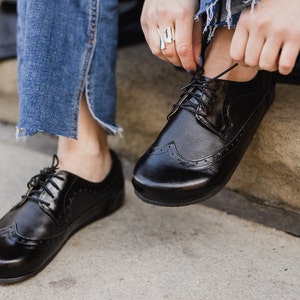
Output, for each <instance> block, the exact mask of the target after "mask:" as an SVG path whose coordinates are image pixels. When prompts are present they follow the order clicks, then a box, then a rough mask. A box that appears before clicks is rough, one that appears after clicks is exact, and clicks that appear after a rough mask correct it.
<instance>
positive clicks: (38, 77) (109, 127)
mask: <svg viewBox="0 0 300 300" xmlns="http://www.w3.org/2000/svg"><path fill="white" fill-rule="evenodd" d="M117 4H118V2H117V0H110V1H100V0H90V1H88V4H87V1H85V0H65V1H39V0H19V1H18V6H19V28H20V31H19V33H20V34H19V55H18V58H19V95H20V118H19V124H18V125H19V131H18V133H19V135H20V136H28V135H31V134H34V133H36V132H39V131H44V132H47V133H49V134H55V135H58V136H59V141H58V157H57V156H56V155H54V157H53V163H52V166H51V167H47V168H44V169H43V170H41V171H40V173H39V174H37V175H35V176H33V177H32V178H31V179H30V180H29V182H28V184H27V186H28V190H27V192H26V194H25V195H24V196H22V198H21V200H20V201H19V203H18V204H17V205H16V206H15V207H14V208H13V209H12V210H10V211H9V212H8V213H7V214H6V215H5V216H4V217H3V218H2V219H1V220H0V283H11V282H17V281H21V280H24V279H27V278H29V277H31V276H33V275H35V274H37V273H38V272H40V271H41V270H42V269H43V268H44V267H45V266H46V265H47V264H48V263H49V262H50V261H51V260H52V259H53V258H54V257H55V255H56V254H57V253H58V251H59V250H60V249H61V247H62V246H63V245H64V243H65V242H66V241H67V240H68V239H69V238H70V237H71V235H72V234H73V233H74V232H76V231H77V230H79V229H80V228H82V227H84V226H86V225H88V224H89V223H91V222H93V221H95V220H98V219H100V218H103V217H105V216H107V215H109V214H110V213H112V212H114V211H115V210H117V209H118V208H119V207H120V206H121V205H122V203H123V199H124V178H123V174H122V168H121V163H120V161H119V159H118V157H117V156H116V154H115V153H114V152H113V151H110V150H109V148H108V143H107V133H116V132H117V131H118V127H117V126H115V125H114V112H115V111H114V108H115V107H114V106H115V76H114V66H115V59H116V55H115V54H116V45H117V40H116V37H117V18H116V16H117V14H118V11H117V8H118V6H117ZM100 12H101V13H100ZM100 15H101V18H100ZM78 20H81V22H79V23H78V26H75V27H74V24H75V23H76V24H77V21H78ZM25 28H26V30H25ZM100 28H101V30H100ZM37 40H38V41H39V43H36V41H37ZM83 91H85V93H83ZM82 95H83V96H82ZM28 216H30V217H28Z"/></svg>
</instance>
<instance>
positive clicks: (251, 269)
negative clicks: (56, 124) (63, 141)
mask: <svg viewBox="0 0 300 300" xmlns="http://www.w3.org/2000/svg"><path fill="white" fill-rule="evenodd" d="M14 132H15V128H14V126H12V125H8V124H4V123H0V151H1V156H0V164H1V170H0V172H1V181H0V189H1V195H2V199H1V206H0V214H1V215H3V214H4V213H6V211H7V210H8V209H10V208H11V207H12V206H13V205H14V204H15V203H16V202H17V201H18V200H19V199H20V195H22V194H23V193H24V192H25V191H26V185H25V184H26V183H27V181H28V180H29V179H30V178H31V177H32V176H33V175H35V174H37V173H38V172H39V170H40V169H42V168H43V167H44V166H48V165H50V164H51V161H52V153H54V152H55V149H56V139H55V138H53V137H49V136H46V135H36V136H33V137H31V138H30V139H28V140H27V141H26V142H16V141H15V137H14ZM123 164H124V170H125V174H126V201H125V204H124V206H123V207H122V208H121V209H120V210H119V211H117V212H116V213H114V214H113V215H111V216H109V217H107V218H104V219H102V220H99V221H97V222H95V223H93V224H91V225H89V226H88V227H86V228H84V229H82V230H81V231H80V232H78V233H76V234H75V235H74V236H73V237H72V238H71V239H70V240H69V241H68V243H67V244H66V245H65V246H64V248H63V249H62V250H61V251H60V252H59V254H58V255H57V256H56V258H55V259H54V260H53V261H52V262H51V263H50V264H49V265H48V266H47V267H46V268H45V269H44V270H43V271H42V272H41V273H39V274H38V275H37V276H35V277H33V278H32V279H29V280H27V281H24V282H22V283H18V284H13V285H2V286H0V299H14V300H18V299H22V300H27V299H30V300H34V299H39V300H40V299H64V300H67V299H80V300H81V299H87V300H90V299H95V300H96V299H104V300H106V299H107V300H108V299H122V300H123V299H131V300H132V299H143V300H145V299H151V300H152V299H153V300H154V299H155V300H158V299H184V300H186V299H188V300H192V299H204V300H206V299H208V300H210V299H213V300H217V299H222V300H226V299H230V300H231V299H247V300H248V299H264V300H265V299H268V300H271V299H295V300H296V299H300V280H299V278H300V259H299V258H300V251H299V249H300V239H299V238H297V237H295V236H292V235H290V234H287V233H285V232H283V231H279V230H276V229H273V228H270V227H267V226H264V225H261V224H258V223H256V222H253V221H249V220H245V219H243V218H240V217H237V216H234V215H230V214H228V213H226V212H224V211H221V210H217V209H214V208H210V207H208V206H206V205H202V204H197V205H193V206H188V207H183V208H165V207H156V206H152V205H148V204H144V203H142V202H141V201H139V200H138V199H137V197H136V196H135V194H134V191H133V188H132V186H131V184H130V173H131V170H132V167H133V162H131V161H129V160H126V158H123ZM216 197H218V199H220V200H221V201H223V202H226V201H227V200H228V201H229V200H230V199H231V198H235V197H241V196H240V195H236V194H234V193H231V192H229V191H227V190H224V191H223V192H221V193H220V194H219V195H218V196H216ZM229 198H230V199H229ZM231 200H232V199H231ZM209 201H210V200H208V201H207V202H209ZM211 201H213V199H212V200H211Z"/></svg>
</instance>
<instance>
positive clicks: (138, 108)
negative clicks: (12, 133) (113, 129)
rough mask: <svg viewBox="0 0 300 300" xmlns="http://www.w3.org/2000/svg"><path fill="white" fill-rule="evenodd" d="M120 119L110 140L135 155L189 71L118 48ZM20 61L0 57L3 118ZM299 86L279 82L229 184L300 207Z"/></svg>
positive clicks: (11, 103) (12, 112)
mask: <svg viewBox="0 0 300 300" xmlns="http://www.w3.org/2000/svg"><path fill="white" fill-rule="evenodd" d="M118 56H119V59H118V65H117V80H118V109H117V121H118V124H119V125H121V126H122V127H123V128H124V138H123V139H121V138H112V139H111V141H110V142H111V145H112V146H113V147H115V148H116V149H118V150H119V152H120V153H121V154H122V156H124V157H126V158H128V159H130V160H131V161H135V160H136V159H137V158H138V157H139V156H140V155H141V154H142V153H143V152H144V151H145V150H146V149H147V147H148V146H149V145H150V144H151V143H152V142H153V140H154V139H155V137H156V136H157V134H158V133H159V132H160V130H161V128H162V127H163V125H164V124H165V122H166V115H167V113H168V112H169V110H170V108H171V107H172V105H173V104H174V103H175V102H176V101H177V99H178V97H179V95H180V87H181V86H183V85H184V84H186V83H188V82H189V80H190V76H189V75H188V74H186V73H184V72H180V71H176V70H175V68H174V67H173V66H171V65H169V64H166V63H164V62H161V61H159V60H158V59H156V58H154V57H153V56H152V55H151V54H150V52H149V50H148V48H147V46H146V45H145V44H141V45H137V46H133V47H126V48H122V49H120V50H119V52H118ZM16 67H17V66H16V61H15V60H11V61H7V62H3V63H0V107H1V110H0V120H1V121H6V122H9V123H12V124H16V122H17V114H18V102H17V84H16V82H17V80H16ZM299 96H300V86H295V85H282V84H280V85H278V86H277V96H276V99H275V102H274V105H273V106H272V108H271V109H270V110H269V112H268V113H267V115H266V117H265V119H264V120H263V122H262V124H261V126H260V127H259V129H258V132H257V134H256V135H255V137H254V139H253V142H252V143H251V145H250V147H249V149H248V150H247V152H246V155H245V158H244V159H243V160H242V162H241V164H240V166H239V167H238V169H237V171H236V173H235V174H234V176H233V178H232V180H231V181H230V182H229V184H228V187H229V188H230V189H233V190H235V191H238V192H240V193H243V194H244V195H247V196H250V197H255V198H258V199H260V201H262V202H263V203H265V204H267V205H271V206H275V207H279V208H283V209H286V210H291V211H294V212H297V213H300V201H299V199H300V190H299V189H300V133H299V130H300V129H299V128H300V127H299V125H300V119H299V117H298V115H299V108H300V102H299Z"/></svg>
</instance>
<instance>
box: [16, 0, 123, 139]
mask: <svg viewBox="0 0 300 300" xmlns="http://www.w3.org/2000/svg"><path fill="white" fill-rule="evenodd" d="M117 31H118V0H105V1H103V0H51V1H48V0H18V26H17V54H18V81H19V82H18V89H19V103H20V113H19V123H18V126H17V137H24V136H27V135H32V134H34V133H37V132H47V133H49V134H53V135H61V136H66V137H72V138H76V137H77V123H78V112H79V104H80V99H81V96H82V93H85V95H86V98H87V102H88V106H89V108H90V110H91V112H92V115H93V116H94V117H95V119H96V120H98V121H99V124H101V125H102V126H103V127H104V128H105V129H106V130H107V132H108V133H112V134H115V133H116V132H118V130H119V129H120V128H119V127H118V126H116V125H115V101H116V80H115V63H116V49H117V34H118V32H117Z"/></svg>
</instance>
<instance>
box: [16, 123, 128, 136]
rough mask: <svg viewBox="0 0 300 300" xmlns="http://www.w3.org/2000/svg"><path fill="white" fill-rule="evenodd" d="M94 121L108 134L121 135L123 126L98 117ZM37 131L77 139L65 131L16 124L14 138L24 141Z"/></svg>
mask: <svg viewBox="0 0 300 300" xmlns="http://www.w3.org/2000/svg"><path fill="white" fill-rule="evenodd" d="M96 121H97V122H98V123H99V125H100V126H101V127H102V128H103V129H104V130H105V131H106V132H107V134H109V135H117V134H118V135H119V136H120V137H121V138H122V137H123V128H122V127H119V126H115V125H110V124H107V123H105V122H102V121H100V120H98V119H96ZM37 133H47V134H51V135H54V136H64V137H69V138H73V139H77V135H75V136H73V135H68V136H66V134H65V133H60V132H48V131H47V132H46V131H44V130H39V129H36V128H34V129H33V128H23V127H18V126H16V140H17V141H25V140H26V139H27V138H28V137H30V136H32V135H34V134H37Z"/></svg>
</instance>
